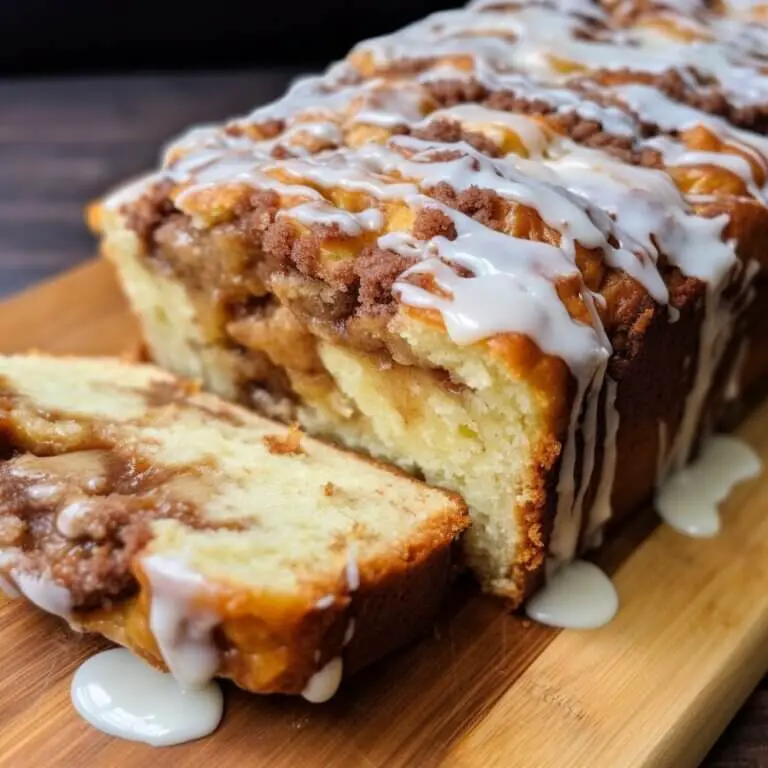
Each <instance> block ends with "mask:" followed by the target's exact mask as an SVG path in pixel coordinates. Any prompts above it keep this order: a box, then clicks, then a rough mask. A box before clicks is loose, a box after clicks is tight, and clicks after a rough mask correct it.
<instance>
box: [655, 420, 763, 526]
mask: <svg viewBox="0 0 768 768" xmlns="http://www.w3.org/2000/svg"><path fill="white" fill-rule="evenodd" d="M761 471H762V461H761V460H760V457H759V456H758V455H757V453H756V452H755V451H754V449H753V448H751V447H750V446H749V445H747V444H746V443H745V442H743V441H742V440H739V439H738V438H736V437H733V436H731V435H713V436H712V437H710V438H708V439H707V440H706V441H705V442H704V444H703V446H702V449H701V454H700V456H699V457H698V458H697V459H696V460H695V461H693V462H692V463H690V464H689V465H688V466H686V467H684V468H683V469H680V470H678V471H677V472H676V473H675V474H673V475H672V476H671V477H669V478H668V479H667V480H666V482H665V483H664V484H663V485H662V487H661V488H660V489H659V491H658V493H657V494H656V503H655V506H656V509H657V510H658V512H659V515H660V516H661V519H662V520H664V522H665V523H667V524H668V525H670V526H672V527H673V528H674V529H675V530H676V531H679V532H680V533H684V534H687V535H688V536H693V537H694V538H710V537H712V536H716V535H717V534H718V533H719V532H720V527H721V523H720V515H719V512H718V506H719V504H720V503H721V502H723V501H724V500H725V499H726V498H727V497H728V494H729V493H730V492H731V489H732V488H733V487H734V486H735V485H736V484H738V483H740V482H742V481H744V480H749V479H751V478H753V477H756V476H757V475H759V474H760V472H761Z"/></svg>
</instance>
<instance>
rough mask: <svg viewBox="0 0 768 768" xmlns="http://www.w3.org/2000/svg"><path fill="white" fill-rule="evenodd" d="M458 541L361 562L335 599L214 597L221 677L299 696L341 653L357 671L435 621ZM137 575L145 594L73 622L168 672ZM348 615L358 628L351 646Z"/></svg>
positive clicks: (256, 690) (243, 685)
mask: <svg viewBox="0 0 768 768" xmlns="http://www.w3.org/2000/svg"><path fill="white" fill-rule="evenodd" d="M460 528H461V525H458V526H457V528H456V534H457V535H458V533H459V532H460ZM441 539H442V537H441ZM453 549H454V545H453V542H452V540H444V539H442V540H439V541H436V542H435V543H434V544H430V543H429V539H425V541H424V542H422V543H421V544H420V545H419V546H418V547H417V548H415V549H414V551H411V552H409V553H408V558H407V559H405V558H404V559H402V560H399V561H392V560H387V561H382V562H381V563H372V564H371V565H370V566H369V568H368V570H361V572H360V587H359V589H357V590H356V591H355V592H354V593H352V594H351V595H350V594H349V593H348V591H347V590H343V591H341V592H338V593H334V592H332V591H329V592H328V593H326V594H327V595H330V596H332V597H333V603H332V605H331V607H329V608H323V609H320V608H317V607H314V606H313V605H312V603H308V602H307V601H304V600H296V601H295V602H291V603H288V604H284V605H283V604H280V603H279V602H277V601H272V602H268V600H269V598H267V600H266V601H261V602H259V603H255V602H252V603H244V602H243V601H242V600H239V599H238V596H237V595H226V594H223V595H221V596H220V599H219V601H218V602H217V603H215V604H214V607H215V608H216V610H217V611H218V612H219V613H220V614H221V615H222V616H223V621H222V623H221V625H220V626H219V628H218V631H217V634H216V638H215V639H216V643H217V645H218V647H219V648H220V650H221V664H220V667H219V669H218V671H217V673H216V674H217V676H218V677H225V678H229V679H231V680H232V681H233V682H234V683H235V684H237V685H238V686H240V687H241V688H244V689H246V690H249V691H252V692H254V693H285V694H298V693H301V692H302V691H303V690H304V688H305V687H306V685H307V682H308V681H309V679H310V677H311V676H312V675H313V674H315V673H316V672H317V671H318V670H320V669H321V668H322V667H323V666H324V665H325V664H327V663H328V662H329V661H331V660H332V659H334V658H337V657H341V658H342V660H343V665H344V675H345V677H346V676H348V675H350V674H354V673H355V672H357V671H358V670H360V669H362V668H363V667H365V666H367V665H369V664H372V663H373V662H375V661H377V660H378V659H380V658H381V657H382V656H385V655H386V654H388V653H390V652H392V651H393V650H396V649H397V648H399V647H401V646H403V645H405V644H407V643H408V642H410V641H412V640H413V639H414V638H416V637H418V636H419V634H421V633H423V632H426V631H428V630H429V629H430V627H431V626H432V624H433V623H434V620H435V618H436V615H437V612H438V610H439V608H440V606H441V605H442V602H443V600H444V598H445V595H446V593H447V589H448V586H449V584H450V582H451V579H452V576H453V570H452V568H453V563H454V559H455V558H454V553H453ZM137 576H138V579H139V582H140V583H141V585H142V587H141V589H140V591H139V593H138V595H135V596H133V597H131V598H130V599H128V600H124V601H121V602H118V603H115V604H114V605H113V606H111V607H110V608H105V609H100V610H94V611H90V612H87V613H78V614H75V615H74V617H73V620H72V621H73V623H74V624H75V625H76V626H78V627H80V628H82V629H83V630H84V631H88V632H97V633H99V634H101V635H104V636H105V637H107V638H109V639H110V640H112V641H114V642H116V643H119V644H120V645H123V646H125V647H127V648H129V649H130V650H131V651H133V652H134V653H136V654H137V655H139V656H141V657H142V658H143V659H145V660H146V661H147V662H149V663H150V664H152V665H153V666H155V667H156V668H158V669H162V670H167V667H166V665H165V663H164V661H163V658H162V655H161V654H160V651H159V649H158V647H157V643H156V642H155V640H154V637H153V635H152V633H151V631H150V629H149V618H148V617H149V600H148V596H149V595H150V594H151V592H150V590H149V588H148V585H147V584H146V580H145V579H142V577H141V573H140V572H139V573H137ZM351 620H353V624H352V626H353V627H354V630H353V631H352V635H351V640H349V642H348V643H347V644H346V645H345V644H344V639H345V635H346V633H347V632H348V631H349V626H350V622H351Z"/></svg>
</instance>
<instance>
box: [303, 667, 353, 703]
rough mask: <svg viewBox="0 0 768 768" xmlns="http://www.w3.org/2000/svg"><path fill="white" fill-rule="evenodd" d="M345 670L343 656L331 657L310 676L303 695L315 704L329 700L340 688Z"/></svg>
mask: <svg viewBox="0 0 768 768" xmlns="http://www.w3.org/2000/svg"><path fill="white" fill-rule="evenodd" d="M343 671H344V664H343V662H342V660H341V657H339V656H337V657H335V658H333V659H331V660H330V661H329V662H328V663H327V664H326V665H325V666H324V667H323V668H322V669H320V670H319V671H318V672H315V674H314V675H312V677H310V678H309V680H308V681H307V684H306V686H305V687H304V690H303V691H302V692H301V695H302V696H303V697H304V698H305V699H306V700H307V701H310V702H312V703H313V704H322V703H323V702H325V701H328V700H329V699H331V698H333V696H334V694H335V693H336V691H337V690H338V689H339V684H340V683H341V677H342V674H343Z"/></svg>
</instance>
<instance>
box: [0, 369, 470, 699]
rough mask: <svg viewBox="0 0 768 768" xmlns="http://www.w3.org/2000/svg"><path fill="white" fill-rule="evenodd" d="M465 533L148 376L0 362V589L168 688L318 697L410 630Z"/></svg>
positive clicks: (312, 447)
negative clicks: (116, 646) (172, 679)
mask: <svg viewBox="0 0 768 768" xmlns="http://www.w3.org/2000/svg"><path fill="white" fill-rule="evenodd" d="M466 524H467V518H466V510H465V507H464V504H463V503H462V502H461V501H460V500H459V499H458V498H456V497H455V496H453V495H452V494H449V493H447V492H443V491H437V490H433V489H430V488H427V487H426V486H424V485H422V484H421V483H418V482H416V481H414V480H412V479H410V478H408V477H405V476H404V475H403V474H402V473H399V472H397V471H393V470H391V469H388V468H385V467H382V466H381V465H378V464H376V463H374V462H372V461H370V460H368V459H364V458H360V457H356V456H353V455H351V454H349V453H346V452H344V451H341V450H339V449H337V448H333V447H331V446H328V445H325V444H322V443H319V442H317V441H316V440H312V439H310V438H308V437H305V436H304V435H303V434H302V433H301V432H299V431H298V429H297V428H293V429H289V428H286V427H284V426H282V425H279V424H276V423H274V422H271V421H268V420H267V419H264V418H262V417H259V416H256V415H255V414H253V413H250V412H248V411H246V410H244V409H243V408H240V407H237V406H233V405H230V404H227V403H224V402H222V401H221V400H219V399H218V398H216V397H214V396H213V395H209V394H200V393H198V392H195V390H194V388H193V387H191V386H190V385H188V384H186V383H184V382H182V381H179V380H177V379H175V378H173V377H172V376H170V375H169V374H167V373H164V372H162V371H159V370H158V369H156V368H153V367H151V366H141V365H130V364H126V363H120V362H118V361H115V360H106V359H90V360H85V359H79V360H78V359H56V358H48V357H34V356H33V357H0V587H2V589H3V590H4V591H5V592H8V593H9V594H11V595H12V596H19V595H23V596H24V597H26V598H27V599H28V600H30V601H32V602H33V603H35V604H37V605H38V606H40V607H41V608H43V609H44V610H46V611H49V612H51V613H55V614H58V615H59V616H62V617H63V618H65V619H66V620H68V621H69V622H70V623H71V624H72V626H74V627H75V628H79V629H83V630H87V631H93V632H98V633H101V634H103V635H105V636H107V637H108V638H111V639H112V640H114V641H116V642H118V643H121V644H123V645H125V646H127V647H128V648H130V649H132V650H133V651H135V652H136V653H138V654H139V655H141V656H142V657H144V658H145V659H146V660H148V661H149V662H151V663H152V664H154V665H156V666H159V667H167V668H169V669H170V671H171V672H173V674H174V675H175V676H176V677H177V678H178V679H179V680H180V681H181V682H182V683H185V684H196V683H200V682H203V681H204V680H206V679H207V678H209V677H211V676H213V675H217V676H222V677H229V678H231V679H233V680H234V681H235V682H236V683H237V684H238V685H240V686H241V687H243V688H246V689H248V690H251V691H256V692H282V693H300V692H303V693H304V694H305V696H307V697H308V698H310V699H312V700H320V699H324V698H327V697H329V696H330V695H332V694H333V692H334V691H335V687H336V685H337V684H338V682H339V680H340V678H341V675H342V673H347V672H352V671H354V670H355V669H357V668H359V667H361V666H362V665H364V664H367V663H369V662H371V661H373V660H374V659H376V658H378V657H379V656H381V655H382V654H383V653H385V652H387V651H388V650H390V649H392V648H395V647H397V646H399V645H402V644H403V643H405V642H406V641H408V640H410V639H411V638H412V637H413V636H414V635H415V634H417V633H418V632H420V631H422V630H424V629H425V628H428V627H429V626H430V621H431V620H432V618H433V617H434V615H435V612H436V610H437V609H438V607H439V604H440V600H441V598H442V596H443V594H444V591H445V589H446V587H447V584H448V581H449V577H450V572H451V558H450V555H451V549H452V542H453V540H454V538H455V537H456V536H457V535H458V534H459V533H460V531H461V530H462V529H463V528H464V527H465V526H466Z"/></svg>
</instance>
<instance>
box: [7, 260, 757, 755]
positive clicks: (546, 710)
mask: <svg viewBox="0 0 768 768" xmlns="http://www.w3.org/2000/svg"><path fill="white" fill-rule="evenodd" d="M137 343H138V334H137V333H136V329H135V326H134V324H133V321H132V320H131V318H130V316H129V315H128V312H127V310H126V307H125V304H124V302H123V300H122V298H121V296H120V294H119V292H118V290H117V287H116V285H115V283H114V280H113V277H112V275H111V273H110V271H109V268H108V267H107V266H106V265H104V264H102V263H91V264H87V265H85V266H84V267H81V268H79V269H77V270H75V271H74V272H71V273H69V274H68V275H66V276H64V277H63V278H60V279H59V280H57V281H55V282H53V283H49V284H47V285H44V286H42V287H40V288H37V289H34V290H32V291H29V292H27V293H25V294H22V295H20V296H18V297H16V298H14V299H11V300H10V301H7V302H5V304H2V305H0V351H2V352H15V351H24V350H27V349H29V348H38V349H42V350H46V351H51V352H56V353H80V354H108V353H115V354H119V353H121V352H123V351H126V350H128V349H131V348H132V347H135V345H136V344H137ZM741 435H742V437H744V438H745V439H746V440H747V441H748V442H750V443H751V444H752V445H753V446H754V447H755V448H757V450H758V451H759V452H760V453H761V454H762V456H763V458H764V459H768V404H766V405H765V406H764V407H762V408H761V409H760V410H758V411H757V412H756V413H754V414H753V415H752V417H751V418H750V419H748V420H747V422H746V423H745V424H744V425H743V426H742V428H741ZM723 512H724V519H725V525H724V532H723V534H722V535H721V536H720V537H718V538H717V539H713V540H711V541H696V540H692V539H687V538H684V537H683V536H680V535H678V534H676V533H675V532H674V531H672V530H670V529H668V528H664V527H661V528H656V529H655V530H653V525H652V524H651V523H649V520H650V517H649V516H647V515H646V516H639V517H638V521H637V523H636V524H635V525H634V529H633V530H628V531H627V532H625V533H624V534H623V536H622V538H621V539H619V540H618V541H616V542H615V543H614V544H613V545H612V546H611V548H610V549H609V550H608V551H606V552H605V553H603V554H602V555H601V562H602V563H603V564H604V565H605V566H606V567H608V568H609V569H610V570H612V571H613V572H614V577H615V581H616V584H617V587H618V590H619V593H620V596H621V602H622V608H621V612H620V614H619V616H618V617H617V619H616V620H614V621H613V622H612V623H611V624H610V625H609V626H607V627H604V628H602V629H600V630H596V631H592V632H558V631H554V630H549V629H546V628H543V627H540V626H537V625H533V624H530V623H529V622H526V621H523V620H521V619H520V618H519V617H515V616H510V615H507V614H505V613H504V611H503V610H502V609H501V607H500V606H499V605H498V604H497V603H496V602H495V601H494V600H492V599H489V598H484V597H482V596H480V595H478V594H476V592H475V591H474V590H473V588H472V587H471V586H470V585H468V584H466V585H460V586H459V587H458V588H457V590H456V593H455V595H454V597H453V599H452V600H451V604H450V605H449V606H448V607H447V609H446V612H445V616H444V617H443V619H442V620H441V622H440V624H439V625H438V627H436V629H435V632H434V634H433V635H432V636H430V637H428V638H424V639H423V640H422V641H420V642H418V643H416V644H414V645H413V646H412V647H410V648H408V649H406V650H405V651H403V652H401V653H399V654H396V655H395V656H394V657H392V658H390V659H387V660H384V661H383V662H381V663H380V664H378V665H376V666H375V667H374V668H372V669H370V670H368V671H366V672H363V673H362V674H361V675H359V676H358V677H357V678H355V679H354V680H353V681H351V682H350V683H348V684H347V685H346V687H345V688H344V689H343V690H342V692H341V693H340V694H339V695H338V696H337V697H336V698H334V699H333V700H332V701H331V702H330V703H329V704H327V705H322V706H316V705H311V704H307V703H305V702H303V701H301V700H293V699H290V700H289V699H287V698H280V697H256V696H250V695H247V694H244V693H242V692H241V691H238V690H236V689H234V688H231V687H228V688H227V711H226V715H225V719H224V721H223V723H222V725H221V727H220V729H219V730H218V731H217V732H216V734H214V735H213V736H212V737H209V738H207V739H205V740H202V741H199V742H196V743H193V744H187V745H183V746H179V747H173V748H169V749H166V750H154V749H152V748H151V747H148V746H144V745H142V744H137V743H132V742H127V741H120V740H117V739H112V738H110V737H108V736H105V735H103V734H100V733H98V732H97V731H95V730H93V729H91V728H90V727H89V726H87V725H86V724H85V723H84V722H82V721H81V720H80V719H79V718H78V716H77V715H76V714H75V711H74V709H73V708H72V706H71V705H70V702H69V684H70V679H71V676H72V672H73V671H74V669H75V667H76V666H77V664H78V663H79V662H80V661H81V660H82V659H83V658H85V657H86V656H87V655H89V654H90V653H92V652H93V651H94V650H96V649H98V648H101V647H104V643H103V642H102V641H100V640H98V639H93V638H87V637H82V636H78V635H75V634H73V633H72V632H70V631H69V630H68V629H66V628H65V627H64V626H63V625H62V623H61V622H59V621H57V620H55V619H53V618H50V617H48V616H44V615H42V614H41V613H39V612H37V611H35V610H34V609H32V608H30V607H29V606H27V605H25V604H23V603H17V602H9V601H4V598H0V601H3V602H0V649H1V650H0V664H1V665H2V675H1V679H0V723H1V724H2V727H1V728H0V765H3V766H6V765H7V766H14V767H16V766H58V765H66V766H78V765H90V766H102V765H103V766H121V767H123V768H133V767H134V766H136V767H137V768H138V767H139V766H142V767H143V766H147V765H150V764H152V763H153V762H156V764H158V765H169V764H171V762H170V761H171V760H172V761H173V763H172V764H173V765H174V768H184V767H186V766H206V767H207V766H211V765H215V766H217V768H229V767H230V766H232V767H234V766H238V767H239V766H244V765H257V766H314V765H318V766H355V767H357V766H360V767H363V768H364V767H367V766H368V767H370V766H385V765H386V766H398V765H415V766H429V765H437V764H445V765H456V766H462V767H464V766H466V768H476V767H477V768H479V767H480V766H482V768H487V767H489V766H505V767H508V766H515V767H518V768H529V767H531V768H547V767H548V766H558V767H559V766H576V767H577V768H581V767H582V766H590V768H603V767H605V768H634V767H635V766H637V767H638V768H639V767H640V766H643V768H651V767H652V768H663V767H664V766H674V768H684V767H685V766H689V765H695V764H697V763H698V762H699V760H700V759H701V758H702V757H703V756H704V755H705V754H706V752H707V750H708V749H709V748H710V746H711V745H712V744H713V743H714V741H715V740H716V739H717V737H718V735H719V734H720V733H721V732H722V730H723V728H724V727H725V725H726V724H727V722H728V721H729V719H730V718H731V717H732V716H733V715H734V714H735V712H736V711H737V709H738V708H739V706H740V705H741V703H742V702H743V701H744V699H745V698H746V696H747V695H748V694H749V692H750V691H751V690H752V689H753V688H754V686H755V685H756V684H757V683H758V681H759V680H760V678H761V677H762V676H763V674H764V673H765V672H766V670H768V476H764V477H762V478H761V479H758V480H756V481H753V482H751V483H748V484H745V485H743V486H740V487H739V488H737V489H736V491H735V492H734V493H733V494H732V495H731V498H730V499H729V501H728V502H727V504H726V505H725V507H724V510H723Z"/></svg>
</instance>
